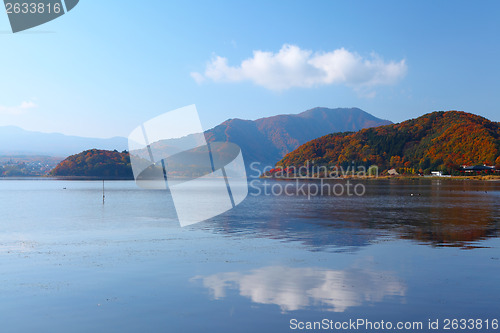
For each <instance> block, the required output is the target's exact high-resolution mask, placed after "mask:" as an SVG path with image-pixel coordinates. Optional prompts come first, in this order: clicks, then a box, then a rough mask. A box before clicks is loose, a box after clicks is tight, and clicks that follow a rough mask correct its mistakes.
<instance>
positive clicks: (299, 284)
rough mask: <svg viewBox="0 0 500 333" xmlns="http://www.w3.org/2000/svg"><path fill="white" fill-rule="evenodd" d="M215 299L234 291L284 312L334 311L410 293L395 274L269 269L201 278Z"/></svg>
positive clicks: (279, 267) (280, 267)
mask: <svg viewBox="0 0 500 333" xmlns="http://www.w3.org/2000/svg"><path fill="white" fill-rule="evenodd" d="M193 280H201V281H202V283H203V286H204V287H206V288H207V289H209V290H210V292H211V294H212V296H213V297H214V298H215V299H222V298H224V297H226V292H227V291H228V290H230V289H236V290H239V294H240V295H241V296H244V297H248V298H250V299H251V300H252V302H254V303H258V304H276V305H278V306H279V307H280V308H281V310H282V311H284V312H285V311H294V310H300V309H304V308H307V307H311V306H318V307H322V308H325V310H329V311H334V312H344V311H345V310H346V309H347V308H350V307H354V306H360V305H363V304H364V303H375V302H381V301H382V300H383V299H384V297H386V296H401V297H404V296H405V294H406V285H405V284H404V283H403V282H401V281H400V280H399V279H398V278H397V277H396V276H395V274H394V273H393V272H390V271H375V270H371V269H367V268H358V267H352V268H348V269H345V270H328V269H323V268H313V267H310V268H309V267H306V268H292V267H285V266H268V267H262V268H259V269H256V270H252V271H250V272H248V273H239V272H229V273H219V274H214V275H210V276H197V277H194V278H193Z"/></svg>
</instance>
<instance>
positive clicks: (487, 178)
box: [259, 175, 500, 182]
mask: <svg viewBox="0 0 500 333" xmlns="http://www.w3.org/2000/svg"><path fill="white" fill-rule="evenodd" d="M259 178H260V179H274V180H296V179H299V180H349V179H357V180H389V179H391V180H392V179H394V180H417V179H418V180H421V179H429V180H480V181H493V182H495V181H500V175H499V176H496V175H495V176H491V175H490V176H446V177H443V176H404V175H398V176H388V175H384V176H378V177H374V176H352V175H351V176H343V177H335V178H333V177H265V176H261V177H259Z"/></svg>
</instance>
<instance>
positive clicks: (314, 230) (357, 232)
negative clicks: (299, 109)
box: [202, 179, 500, 251]
mask: <svg viewBox="0 0 500 333" xmlns="http://www.w3.org/2000/svg"><path fill="white" fill-rule="evenodd" d="M271 182H272V181H271ZM360 182H361V181H360ZM364 184H365V186H366V194H365V195H364V196H362V197H347V196H341V197H334V196H318V197H312V198H308V197H307V196H284V195H282V196H253V197H252V196H251V195H250V196H249V197H248V198H247V200H246V201H245V202H243V204H241V205H240V206H238V207H236V208H235V209H233V210H232V211H230V212H228V213H227V214H224V215H222V216H219V217H217V218H214V219H213V220H212V221H213V222H215V223H211V224H206V225H205V226H202V227H203V228H207V229H212V230H213V231H215V232H218V233H225V234H241V233H243V234H245V233H246V234H252V235H255V236H258V237H265V238H272V239H280V240H283V241H298V242H301V243H302V244H304V245H305V246H306V247H307V248H309V249H310V250H313V251H315V250H332V249H333V250H335V251H338V250H341V251H353V250H356V249H357V248H359V247H363V246H368V245H370V244H372V243H373V242H376V241H377V240H378V239H381V238H383V239H387V238H389V239H390V238H395V239H396V238H402V239H411V240H416V241H418V242H419V243H421V244H427V245H432V246H458V247H462V248H473V247H476V246H479V247H480V246H481V242H482V241H484V240H485V239H488V238H492V237H498V236H499V235H500V228H499V227H500V200H499V198H500V183H498V182H472V181H450V180H448V181H440V180H429V179H422V180H417V181H411V180H408V181H403V180H398V181H392V180H388V181H385V180H377V181H371V182H370V181H365V182H364Z"/></svg>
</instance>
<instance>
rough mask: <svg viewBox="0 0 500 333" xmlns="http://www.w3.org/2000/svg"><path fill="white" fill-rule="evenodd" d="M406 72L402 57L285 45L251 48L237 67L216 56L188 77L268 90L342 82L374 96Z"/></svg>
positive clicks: (198, 80) (201, 80) (199, 81)
mask: <svg viewBox="0 0 500 333" xmlns="http://www.w3.org/2000/svg"><path fill="white" fill-rule="evenodd" d="M406 71H407V65H406V62H405V60H404V59H403V60H401V61H398V62H395V61H390V62H385V61H384V60H383V59H382V58H381V57H380V56H378V55H377V54H375V53H373V54H371V56H370V58H363V57H362V56H360V55H358V54H357V53H353V52H349V51H348V50H346V49H344V48H340V49H337V50H334V51H331V52H313V51H310V50H303V49H301V48H300V47H298V46H295V45H289V44H285V45H283V47H282V48H281V50H280V51H279V52H278V53H273V52H265V51H254V52H253V57H252V58H248V59H246V60H244V61H242V62H241V64H240V65H239V66H230V65H228V59H227V58H224V57H220V56H215V57H214V58H213V59H212V60H211V61H210V62H209V63H208V64H207V66H206V68H205V72H204V73H203V74H201V73H197V72H193V73H191V76H192V77H193V78H194V79H195V80H196V82H198V83H201V82H203V81H204V80H206V79H210V80H212V81H214V82H240V81H251V82H253V83H255V84H257V85H260V86H263V87H265V88H267V89H270V90H275V91H281V90H286V89H290V88H293V87H303V88H308V87H314V86H320V85H329V84H344V85H346V86H349V87H352V88H353V89H355V90H356V91H361V92H363V93H364V94H365V95H373V92H372V91H371V90H372V89H373V88H374V87H376V86H381V85H392V84H395V83H397V82H398V81H399V80H401V79H402V78H403V77H404V76H405V75H406Z"/></svg>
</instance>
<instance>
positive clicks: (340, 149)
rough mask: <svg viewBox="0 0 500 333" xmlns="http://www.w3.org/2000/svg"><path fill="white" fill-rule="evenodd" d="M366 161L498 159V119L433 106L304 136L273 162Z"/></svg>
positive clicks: (424, 166)
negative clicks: (398, 118)
mask: <svg viewBox="0 0 500 333" xmlns="http://www.w3.org/2000/svg"><path fill="white" fill-rule="evenodd" d="M307 161H309V162H312V161H314V164H315V165H327V166H334V165H343V166H345V167H347V166H348V165H352V163H353V162H354V164H355V165H364V166H366V167H367V166H370V165H372V164H375V165H377V166H378V167H379V169H381V170H383V169H388V168H399V170H400V171H401V172H406V173H416V172H422V171H424V170H425V171H426V172H427V173H428V172H429V171H430V170H431V169H433V170H444V171H453V170H456V169H457V168H458V167H459V166H460V165H475V164H487V165H493V164H497V165H500V124H499V123H497V122H492V121H489V120H488V119H486V118H483V117H480V116H477V115H474V114H471V113H466V112H461V111H448V112H444V111H439V112H433V113H429V114H426V115H423V116H421V117H419V118H416V119H411V120H407V121H404V122H402V123H399V124H393V125H386V126H380V127H375V128H369V129H363V130H361V131H358V132H355V133H334V134H329V135H326V136H323V137H321V138H318V139H315V140H312V141H309V142H307V143H305V144H303V145H301V146H300V147H298V148H297V149H296V150H294V151H292V152H291V153H289V154H287V155H286V156H285V157H284V158H283V159H282V160H280V161H279V162H278V163H277V165H279V166H295V167H299V166H302V165H305V164H307Z"/></svg>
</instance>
